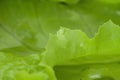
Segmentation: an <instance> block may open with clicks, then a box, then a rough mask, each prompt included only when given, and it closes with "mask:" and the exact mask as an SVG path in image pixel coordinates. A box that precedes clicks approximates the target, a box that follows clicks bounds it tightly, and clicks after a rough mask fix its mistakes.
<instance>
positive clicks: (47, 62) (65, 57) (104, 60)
mask: <svg viewBox="0 0 120 80" xmlns="http://www.w3.org/2000/svg"><path fill="white" fill-rule="evenodd" d="M119 33H120V27H119V26H118V25H115V24H114V23H112V21H108V22H106V23H104V24H103V25H101V26H100V28H99V31H98V33H96V35H95V37H93V38H89V37H88V36H87V35H86V34H85V33H84V32H82V31H81V30H70V29H67V28H63V27H61V29H60V30H59V31H58V32H57V33H56V34H51V35H50V38H49V40H48V43H47V46H46V47H45V51H44V52H43V53H41V54H40V53H36V54H31V55H27V56H25V55H24V56H22V55H18V54H13V53H11V52H10V53H8V52H4V51H3V52H2V51H1V52H0V57H1V58H0V61H1V63H0V75H1V76H0V79H1V80H8V79H11V80H21V79H23V80H48V79H49V80H80V79H82V80H93V79H96V80H97V79H98V80H99V79H120V77H119V73H120V69H119V66H120V64H119V61H120V60H119V59H120V54H119V50H120V45H119V44H117V43H119V41H120V36H119ZM96 75H97V77H96ZM70 76H71V77H70ZM91 76H92V77H91Z"/></svg>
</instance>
